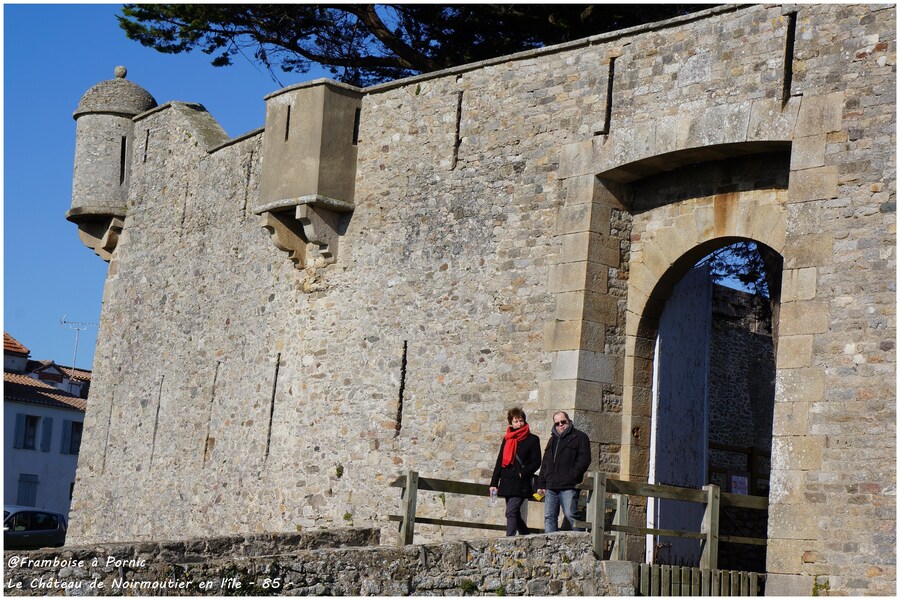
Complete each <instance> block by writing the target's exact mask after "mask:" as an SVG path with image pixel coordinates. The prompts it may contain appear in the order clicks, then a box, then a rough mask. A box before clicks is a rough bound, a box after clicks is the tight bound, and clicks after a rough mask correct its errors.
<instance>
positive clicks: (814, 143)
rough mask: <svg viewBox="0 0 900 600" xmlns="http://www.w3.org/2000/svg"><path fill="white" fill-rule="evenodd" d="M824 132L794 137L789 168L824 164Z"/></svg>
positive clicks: (795, 169) (795, 168)
mask: <svg viewBox="0 0 900 600" xmlns="http://www.w3.org/2000/svg"><path fill="white" fill-rule="evenodd" d="M825 146H826V134H825V133H819V134H816V135H810V136H807V137H801V138H795V139H794V142H793V144H792V145H791V170H793V171H799V170H801V169H811V168H813V167H822V166H825Z"/></svg>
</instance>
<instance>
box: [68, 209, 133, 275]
mask: <svg viewBox="0 0 900 600" xmlns="http://www.w3.org/2000/svg"><path fill="white" fill-rule="evenodd" d="M66 219H68V220H69V221H72V222H73V223H76V224H77V225H78V239H80V240H81V243H82V244H84V245H85V246H87V247H88V248H90V249H91V250H93V251H94V254H96V255H97V256H99V257H100V258H102V259H103V260H105V261H106V262H109V261H110V260H111V259H112V254H113V251H114V250H115V249H116V246H117V245H118V244H119V236H120V235H121V234H122V230H123V229H124V228H125V221H124V219H125V211H124V210H116V209H110V210H108V211H107V210H95V209H84V208H82V209H72V210H70V211H69V212H67V213H66Z"/></svg>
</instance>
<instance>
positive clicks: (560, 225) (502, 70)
mask: <svg viewBox="0 0 900 600" xmlns="http://www.w3.org/2000/svg"><path fill="white" fill-rule="evenodd" d="M791 39H792V40H793V55H788V56H786V55H785V53H786V49H788V48H790V47H791V44H790V43H789V42H790V40H791ZM895 62H896V48H895V10H894V7H893V6H887V5H885V6H878V5H759V6H745V7H742V6H736V5H732V6H723V7H716V8H713V9H710V10H709V11H706V12H704V13H700V14H698V15H692V16H689V17H685V18H681V19H675V20H672V21H669V22H665V23H662V24H654V25H648V26H643V27H638V28H634V29H632V30H626V31H623V32H616V33H613V34H606V35H603V36H597V37H595V38H591V39H589V40H585V41H577V42H572V43H570V44H567V45H563V46H559V47H556V48H552V49H546V50H540V51H534V52H526V53H522V54H520V55H516V56H512V57H505V58H503V59H498V60H494V61H487V62H485V63H481V64H478V65H470V66H465V67H460V68H457V69H452V70H449V71H443V72H439V73H435V74H431V75H428V76H423V77H418V78H413V79H410V80H404V81H400V82H393V83H389V84H384V85H381V86H376V87H373V88H369V89H366V90H361V92H362V100H361V102H362V105H361V112H360V125H359V139H358V145H357V146H355V150H354V151H356V152H357V153H358V154H357V156H358V161H357V169H356V187H355V191H354V198H353V202H354V204H355V210H354V211H353V213H352V215H351V217H350V219H349V222H348V225H347V229H346V231H345V232H342V235H341V238H340V250H339V253H338V255H337V257H336V260H335V262H334V263H333V264H328V263H327V262H326V261H325V260H324V258H323V257H322V256H318V255H317V253H316V249H315V248H314V247H313V245H312V244H310V245H309V248H308V250H307V261H306V263H305V264H301V265H299V266H300V268H296V267H295V266H294V264H293V263H292V262H291V261H290V260H289V258H288V256H287V255H286V254H285V253H284V252H282V251H281V250H279V249H278V248H277V247H276V246H275V244H274V243H273V240H272V238H271V237H270V236H269V234H268V233H267V232H266V230H264V229H263V228H262V227H260V224H259V218H258V217H257V216H255V215H254V214H253V207H256V206H257V205H259V201H258V200H259V198H258V196H259V187H260V183H259V182H260V177H261V173H262V165H263V164H265V160H266V157H265V156H264V152H263V147H264V145H263V141H264V139H265V136H266V135H267V133H266V132H265V131H264V130H261V131H256V132H252V133H251V134H248V135H246V136H243V137H241V138H238V139H235V140H228V139H226V138H225V136H224V133H223V132H222V131H221V128H220V127H218V125H217V124H215V121H214V119H213V118H212V117H211V116H210V115H208V114H207V113H206V112H205V111H204V110H203V109H202V107H198V106H196V105H191V104H183V103H170V104H166V105H163V106H162V107H159V108H157V109H154V110H151V111H148V112H146V113H143V114H141V115H138V116H137V117H136V118H135V119H134V139H135V140H137V143H134V144H133V145H132V147H133V151H132V155H131V163H130V169H129V171H128V173H129V175H128V177H129V181H128V206H127V217H126V219H125V228H124V231H123V233H122V235H121V237H120V239H119V243H118V246H117V247H116V249H115V251H114V253H113V256H112V261H111V263H110V271H109V277H108V280H107V283H106V288H105V290H104V300H103V302H104V304H103V312H102V317H101V327H100V334H99V337H98V346H97V351H96V358H95V361H96V362H95V381H94V383H93V385H92V390H91V397H90V401H89V408H88V412H87V415H86V419H85V432H84V441H83V444H82V452H81V455H80V463H79V469H78V481H77V482H76V486H75V492H74V499H73V508H72V513H71V514H72V517H71V528H70V531H69V535H70V541H71V542H72V543H75V544H81V543H98V542H110V541H116V540H126V539H128V540H140V541H147V540H163V539H172V538H175V537H179V538H183V537H185V536H191V537H203V536H211V535H221V534H250V533H262V532H271V531H296V530H298V529H299V530H303V531H306V530H308V529H311V528H317V527H324V528H329V527H336V526H361V525H365V526H373V527H378V528H379V529H380V530H381V539H382V541H383V542H384V543H386V544H390V543H393V541H394V540H395V535H396V534H395V529H394V527H393V526H390V525H389V522H388V521H387V516H388V515H389V514H392V513H396V512H397V510H398V506H399V493H397V492H396V489H395V488H389V487H388V484H389V483H390V482H391V481H392V480H393V479H395V478H396V477H397V476H399V475H401V474H402V473H404V472H405V471H406V470H409V469H413V470H416V471H418V472H419V473H420V474H421V475H422V476H424V477H438V478H445V479H456V480H465V481H480V482H486V481H487V479H488V477H489V474H490V469H491V467H492V466H493V463H494V459H495V457H496V452H497V450H498V447H499V443H500V439H501V435H502V434H503V432H504V431H505V428H506V420H505V415H506V411H507V409H509V408H510V407H512V406H522V407H523V408H524V409H525V411H526V412H527V413H528V415H529V421H530V422H531V424H532V427H533V430H534V432H535V433H537V434H538V435H539V436H540V437H541V438H542V441H544V442H545V441H546V439H547V435H548V433H549V427H548V424H549V421H550V416H551V414H552V412H553V411H554V410H555V409H557V408H563V409H566V410H568V411H569V412H570V415H571V416H573V418H574V420H575V421H576V424H577V425H578V426H579V427H581V428H583V429H584V430H586V431H587V432H588V434H589V435H590V437H591V441H592V449H593V451H594V466H599V467H602V468H604V469H606V470H609V471H612V472H614V473H616V474H617V475H618V476H620V477H622V478H627V479H638V480H640V479H642V478H646V476H647V468H646V467H647V461H648V451H649V447H650V444H649V439H648V435H649V429H650V428H649V422H650V418H651V415H650V412H649V411H650V408H649V407H650V403H649V398H650V394H651V391H652V382H651V381H650V374H651V373H652V357H653V340H654V337H655V319H656V318H657V317H658V315H659V313H660V312H661V310H662V306H664V303H665V300H666V297H667V294H668V290H669V289H671V287H672V286H673V285H674V283H675V282H677V281H678V279H679V278H680V277H681V275H683V273H685V272H686V271H687V270H688V269H689V268H690V267H691V266H692V265H693V264H694V263H695V262H696V261H697V260H699V259H700V258H702V257H703V256H704V255H705V254H707V253H708V252H709V251H711V250H713V249H715V248H717V247H721V246H723V245H727V244H728V243H731V242H732V241H734V240H735V239H741V238H744V239H752V240H755V241H757V242H760V243H763V244H766V245H767V246H769V247H770V248H772V249H773V250H775V251H776V252H778V253H779V254H780V255H781V256H782V257H783V259H784V265H783V273H782V280H783V281H782V294H781V306H780V312H779V317H778V323H777V327H776V330H777V336H778V339H777V345H776V347H777V348H778V353H777V357H776V367H777V372H776V400H775V408H774V419H773V421H774V425H773V443H772V481H771V492H770V498H769V499H770V504H771V507H770V513H769V514H770V518H769V525H768V531H769V546H768V548H767V570H768V571H769V577H768V580H767V591H768V592H769V593H786V592H796V593H804V594H808V593H811V591H812V589H813V587H814V586H815V587H816V589H826V588H828V589H831V590H832V591H834V592H837V593H863V592H866V593H881V594H886V593H891V592H892V591H893V589H894V582H895V580H896V567H895V563H896V553H895V537H894V531H895V524H896V516H895V507H894V498H895V480H896V467H895V449H896V441H895V422H896V418H895V416H896V410H895V386H894V375H895V367H896V354H895V347H894V338H895V333H896V323H895V296H896V288H895V268H896V255H895V236H896V224H895V202H896V201H895V195H896V176H895V158H896V157H895V136H896V132H895V124H896V120H895V106H896V98H895V79H896V78H895ZM610 78H611V80H610ZM609 90H612V94H611V95H609V94H608V91H609ZM261 113H262V110H261ZM296 118H303V115H300V116H299V117H296ZM115 160H118V157H116V158H115ZM163 481H164V482H165V489H166V492H165V493H160V492H159V490H161V489H162V487H161V482H163ZM632 511H633V515H632V516H633V517H634V518H635V519H636V521H640V518H641V512H640V511H641V507H640V504H639V503H635V505H634V506H633V508H632ZM418 512H419V514H420V515H421V516H426V517H447V518H455V519H465V520H470V519H471V520H491V521H496V522H502V519H503V516H502V508H494V509H490V508H488V507H487V504H486V502H484V501H483V500H482V499H477V498H464V497H463V498H460V497H453V496H444V495H438V494H421V495H420V505H419V511H418ZM532 517H534V516H532ZM421 533H422V535H423V539H425V540H437V539H456V538H458V537H461V536H466V535H467V533H466V532H465V531H459V530H454V531H450V530H441V529H440V528H435V527H423V528H422V531H421ZM498 543H499V542H498Z"/></svg>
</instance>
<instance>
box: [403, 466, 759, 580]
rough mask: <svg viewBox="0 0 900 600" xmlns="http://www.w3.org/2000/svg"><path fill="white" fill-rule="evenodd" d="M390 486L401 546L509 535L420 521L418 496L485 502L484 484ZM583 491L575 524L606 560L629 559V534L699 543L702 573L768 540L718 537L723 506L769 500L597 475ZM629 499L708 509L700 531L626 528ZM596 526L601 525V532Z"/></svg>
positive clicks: (491, 526) (755, 505) (413, 476)
mask: <svg viewBox="0 0 900 600" xmlns="http://www.w3.org/2000/svg"><path fill="white" fill-rule="evenodd" d="M390 485H391V487H399V488H401V490H402V492H401V514H399V515H390V516H389V517H388V518H389V519H390V520H391V521H398V522H399V523H400V537H399V544H400V545H401V546H403V545H407V544H412V543H413V534H414V531H415V524H416V523H423V524H429V525H442V526H448V527H471V528H476V529H487V530H496V531H504V530H505V529H506V527H505V526H504V525H499V524H495V523H481V522H474V521H456V520H450V519H433V518H426V517H419V516H416V501H417V497H418V492H419V491H420V490H421V491H429V492H440V493H450V494H457V495H463V496H479V497H482V498H486V497H487V496H488V493H489V489H490V488H489V486H487V485H485V484H481V483H469V482H464V481H450V480H445V479H430V478H428V479H426V478H424V477H423V478H420V477H419V474H418V473H417V472H415V471H409V472H408V473H407V474H406V476H405V477H404V476H401V477H398V478H397V479H396V480H395V481H393V482H392V483H391V484H390ZM579 488H581V489H587V490H589V491H590V499H589V500H588V503H587V511H586V512H587V515H586V520H585V521H576V522H575V524H574V525H575V526H576V527H584V528H587V529H590V532H591V541H592V546H593V551H594V555H595V556H596V557H597V558H603V557H604V555H605V548H606V542H609V541H611V542H612V549H611V555H610V558H611V559H612V560H625V557H626V556H627V548H626V543H627V534H634V535H657V536H664V537H675V538H689V539H698V540H700V541H701V554H700V568H701V569H716V568H717V566H718V549H719V543H720V542H731V543H736V544H752V545H762V546H764V545H765V544H766V540H765V539H764V538H750V537H739V536H725V535H720V534H719V511H720V509H721V507H723V506H735V507H739V508H749V509H755V510H767V509H768V499H767V498H763V497H759V496H745V495H741V494H725V493H721V492H720V491H719V487H718V486H715V485H707V486H704V487H703V489H702V490H697V489H693V488H683V487H676V486H670V485H654V484H648V483H638V482H634V481H621V480H618V479H610V478H608V477H607V475H606V473H599V472H595V473H591V474H589V475H588V477H586V478H585V481H584V483H582V484H581V485H580V486H579ZM607 494H609V495H611V498H607ZM628 496H637V497H640V498H659V499H663V500H680V501H683V502H697V503H700V504H703V505H705V510H704V515H703V520H702V524H701V527H700V531H699V532H696V531H677V530H670V529H654V528H649V527H637V526H632V525H628ZM600 498H602V499H603V501H602V502H599V501H598V499H600ZM607 508H612V509H613V511H614V513H613V519H612V524H611V525H610V526H609V527H608V528H607V527H605V526H604V521H605V512H606V509H607ZM594 524H597V526H595V525H594Z"/></svg>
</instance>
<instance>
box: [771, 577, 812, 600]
mask: <svg viewBox="0 0 900 600" xmlns="http://www.w3.org/2000/svg"><path fill="white" fill-rule="evenodd" d="M815 583H816V581H815V577H813V576H812V575H786V574H784V573H773V572H771V571H770V572H769V573H767V574H766V595H767V596H776V597H777V596H789V597H795V596H812V595H813V587H814V586H815Z"/></svg>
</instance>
